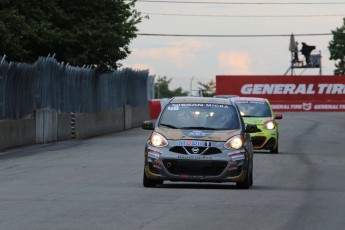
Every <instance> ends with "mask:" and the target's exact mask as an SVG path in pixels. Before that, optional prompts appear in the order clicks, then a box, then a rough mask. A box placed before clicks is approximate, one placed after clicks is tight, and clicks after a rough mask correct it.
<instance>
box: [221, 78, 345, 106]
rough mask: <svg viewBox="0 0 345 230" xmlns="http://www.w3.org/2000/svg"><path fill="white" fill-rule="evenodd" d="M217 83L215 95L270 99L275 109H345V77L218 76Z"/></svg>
mask: <svg viewBox="0 0 345 230" xmlns="http://www.w3.org/2000/svg"><path fill="white" fill-rule="evenodd" d="M216 85H217V87H216V95H238V96H241V97H262V98H267V99H268V100H269V101H270V103H271V105H272V108H273V110H275V111H291V112H298V111H301V112H305V111H318V112H322V111H324V112H330V111H332V112H336V111H339V112H340V111H341V112H344V111H345V76H317V75H316V76H280V75H269V76H265V75H256V76H246V75H217V76H216Z"/></svg>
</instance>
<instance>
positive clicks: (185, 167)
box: [163, 160, 228, 176]
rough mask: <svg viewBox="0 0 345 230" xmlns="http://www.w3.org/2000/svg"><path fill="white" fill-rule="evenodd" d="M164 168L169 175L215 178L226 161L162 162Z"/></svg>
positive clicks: (223, 167)
mask: <svg viewBox="0 0 345 230" xmlns="http://www.w3.org/2000/svg"><path fill="white" fill-rule="evenodd" d="M163 164H164V166H165V168H166V169H167V170H168V171H169V173H171V174H176V175H181V174H186V175H191V176H217V175H219V174H221V173H222V172H223V171H224V169H225V168H226V166H227V164H228V162H226V161H207V160H203V161H196V160H163Z"/></svg>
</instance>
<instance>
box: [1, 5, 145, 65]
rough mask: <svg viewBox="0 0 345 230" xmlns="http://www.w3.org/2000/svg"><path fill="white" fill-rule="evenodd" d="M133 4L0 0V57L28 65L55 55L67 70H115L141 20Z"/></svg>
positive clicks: (126, 54) (124, 56)
mask: <svg viewBox="0 0 345 230" xmlns="http://www.w3.org/2000/svg"><path fill="white" fill-rule="evenodd" d="M135 2H136V0H131V1H123V0H73V1H71V0H11V1H9V0H0V34H1V37H2V38H1V40H2V41H1V43H0V54H6V55H7V56H8V57H9V58H10V59H11V60H15V61H21V62H33V61H35V60H37V58H38V57H39V56H47V55H48V54H53V53H55V54H56V58H57V59H58V60H59V61H64V62H68V63H70V64H71V65H75V66H83V65H90V66H93V67H97V68H98V69H99V70H101V71H102V72H104V71H109V70H115V69H117V68H118V67H119V66H120V64H119V63H117V62H118V61H119V60H123V59H125V58H126V57H127V56H128V54H130V50H129V43H130V41H131V40H132V39H134V38H135V37H136V32H137V28H136V25H137V24H138V23H140V22H141V21H142V19H143V17H142V16H141V13H139V12H137V11H136V10H135V9H134V7H135Z"/></svg>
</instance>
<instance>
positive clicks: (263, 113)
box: [236, 101, 272, 117]
mask: <svg viewBox="0 0 345 230" xmlns="http://www.w3.org/2000/svg"><path fill="white" fill-rule="evenodd" d="M236 104H237V106H238V108H239V110H240V113H241V115H242V117H271V116H272V113H271V109H270V107H269V105H268V104H267V102H263V101H246V102H244V101H241V102H236Z"/></svg>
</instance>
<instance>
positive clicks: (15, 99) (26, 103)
mask: <svg viewBox="0 0 345 230" xmlns="http://www.w3.org/2000/svg"><path fill="white" fill-rule="evenodd" d="M0 61H1V62H0V119H20V118H25V117H30V116H31V114H32V111H33V110H35V109H55V110H57V111H58V112H59V113H62V112H63V113H84V112H98V111H108V110H115V109H117V108H119V107H121V106H123V105H131V106H133V107H134V106H140V105H146V104H147V100H148V99H152V98H153V95H154V94H153V89H154V86H153V85H154V78H153V76H150V75H149V73H148V71H147V70H132V69H123V70H120V71H114V72H111V73H107V74H98V73H97V72H96V71H95V69H91V68H81V67H73V66H70V65H68V64H64V63H59V62H57V61H56V59H54V57H40V58H39V59H38V60H37V61H36V62H35V63H34V64H25V63H16V62H10V63H8V62H7V61H6V60H5V58H4V57H1V56H0Z"/></svg>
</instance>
